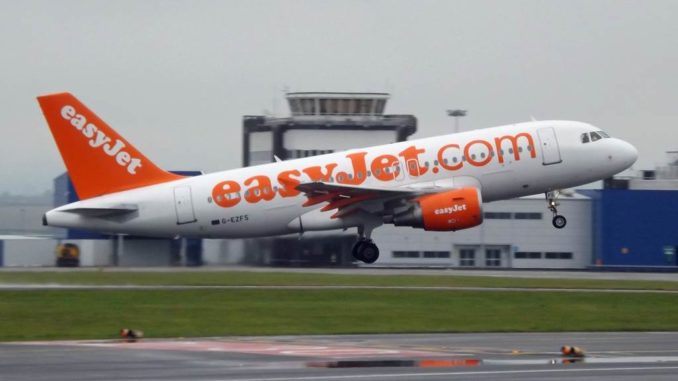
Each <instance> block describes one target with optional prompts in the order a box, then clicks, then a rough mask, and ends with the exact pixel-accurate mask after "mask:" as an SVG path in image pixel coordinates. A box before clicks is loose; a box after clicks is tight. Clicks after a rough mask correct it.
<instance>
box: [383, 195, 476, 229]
mask: <svg viewBox="0 0 678 381" xmlns="http://www.w3.org/2000/svg"><path fill="white" fill-rule="evenodd" d="M389 220H390V221H385V222H387V223H388V222H391V223H393V224H394V225H396V226H412V227H414V228H423V229H424V230H432V231H455V230H460V229H467V228H471V227H474V226H477V225H480V224H481V223H482V222H483V208H482V198H481V195H480V190H479V189H477V188H474V187H468V188H461V189H455V190H450V191H447V192H441V193H434V194H427V195H424V196H421V197H418V198H416V199H414V200H413V202H412V205H411V206H410V208H409V209H408V210H406V211H405V212H402V213H398V214H395V215H393V216H392V217H391V218H389Z"/></svg>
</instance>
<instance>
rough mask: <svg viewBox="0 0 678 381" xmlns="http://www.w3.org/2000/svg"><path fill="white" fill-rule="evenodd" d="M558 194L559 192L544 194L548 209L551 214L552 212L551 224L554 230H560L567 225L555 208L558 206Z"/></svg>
mask: <svg viewBox="0 0 678 381" xmlns="http://www.w3.org/2000/svg"><path fill="white" fill-rule="evenodd" d="M559 194H560V192H559V191H553V192H546V202H547V203H548V208H549V210H550V211H551V212H553V220H552V221H551V222H552V223H553V227H554V228H556V229H562V228H564V227H565V225H567V219H565V217H563V216H561V215H560V214H558V208H557V206H558V205H559V204H558V196H559Z"/></svg>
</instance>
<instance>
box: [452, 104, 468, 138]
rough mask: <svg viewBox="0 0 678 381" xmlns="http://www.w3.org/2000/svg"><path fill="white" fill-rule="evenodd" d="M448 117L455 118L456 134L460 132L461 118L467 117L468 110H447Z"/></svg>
mask: <svg viewBox="0 0 678 381" xmlns="http://www.w3.org/2000/svg"><path fill="white" fill-rule="evenodd" d="M447 116H452V117H454V132H455V133H457V132H459V118H461V117H462V116H466V110H460V109H457V110H447Z"/></svg>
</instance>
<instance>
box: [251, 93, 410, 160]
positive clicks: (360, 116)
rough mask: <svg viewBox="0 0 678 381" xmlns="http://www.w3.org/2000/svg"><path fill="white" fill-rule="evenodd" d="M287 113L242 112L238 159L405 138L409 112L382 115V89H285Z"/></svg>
mask: <svg viewBox="0 0 678 381" xmlns="http://www.w3.org/2000/svg"><path fill="white" fill-rule="evenodd" d="M286 98H287V103H288V105H289V108H290V116H289V117H268V116H245V117H244V118H243V165H244V166H250V165H257V164H264V163H270V162H272V161H274V157H275V156H277V157H278V158H280V159H281V160H285V159H293V158H300V157H308V156H315V155H322V154H326V153H332V152H335V151H342V150H347V149H351V148H360V147H367V146H373V145H379V144H387V143H393V142H399V141H404V140H407V138H408V137H409V136H410V135H412V134H414V133H415V132H416V131H417V119H416V118H415V117H414V115H385V114H384V110H385V109H386V103H387V101H388V99H389V94H387V93H334V92H329V93H328V92H299V93H287V95H286Z"/></svg>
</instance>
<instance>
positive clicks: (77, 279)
mask: <svg viewBox="0 0 678 381" xmlns="http://www.w3.org/2000/svg"><path fill="white" fill-rule="evenodd" d="M0 283H37V284H49V283H58V284H78V285H105V284H108V285H120V284H130V285H224V286H230V285H253V286H256V285H267V286H284V285H294V286H298V285H319V286H343V285H354V286H430V287H446V286H447V287H455V286H456V287H499V288H501V287H527V288H590V289H605V288H609V289H627V290H631V289H635V290H678V281H676V282H671V281H644V280H596V279H555V278H548V279H539V278H515V277H489V276H472V275H471V276H466V275H463V276H460V275H379V274H350V275H347V274H319V273H296V272H251V271H195V272H184V271H182V272H137V271H128V272H125V271H106V270H101V271H64V272H14V271H12V272H0Z"/></svg>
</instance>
